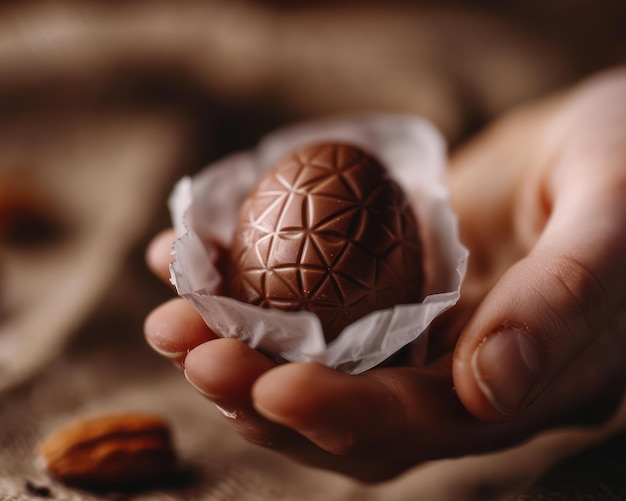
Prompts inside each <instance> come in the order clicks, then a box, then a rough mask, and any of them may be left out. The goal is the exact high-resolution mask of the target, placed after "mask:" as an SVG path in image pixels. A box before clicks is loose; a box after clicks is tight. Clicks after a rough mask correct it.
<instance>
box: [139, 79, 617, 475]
mask: <svg viewBox="0 0 626 501" xmlns="http://www.w3.org/2000/svg"><path fill="white" fill-rule="evenodd" d="M625 93H626V74H625V73H624V72H621V73H615V74H613V75H609V76H606V77H603V78H602V79H599V80H596V81H591V82H589V83H587V84H585V85H584V86H583V87H581V88H580V89H578V90H574V91H572V92H571V93H568V94H565V95H563V96H560V97H557V98H554V99H552V100H549V101H547V102H544V103H539V104H537V105H534V106H532V107H529V108H526V109H523V110H520V111H518V112H515V113H513V114H512V115H510V116H509V117H506V118H504V119H503V120H501V121H500V122H498V123H496V124H495V125H494V126H493V127H492V128H491V129H490V130H488V131H487V132H486V133H484V134H482V135H481V136H480V137H479V138H477V139H476V140H474V141H472V142H471V143H470V144H468V145H467V146H466V147H465V148H463V150H462V151H460V152H459V153H458V154H457V155H456V156H455V158H453V161H452V168H451V170H450V185H451V190H452V200H453V203H454V205H455V208H456V210H457V212H458V213H459V217H460V223H461V225H460V226H461V231H462V238H463V240H464V241H465V243H466V244H467V245H468V247H469V248H470V252H471V257H470V269H469V272H468V276H467V279H466V282H465V284H464V286H463V290H462V300H461V302H460V303H459V305H458V306H457V307H455V308H454V309H453V310H452V311H451V312H450V313H449V314H448V315H446V316H445V317H444V318H443V319H441V320H440V321H439V322H438V324H437V325H436V326H435V329H434V332H433V334H432V336H431V339H432V340H433V343H432V353H433V360H432V361H431V363H429V364H428V365H426V366H421V367H420V366H413V365H411V363H410V355H409V356H408V357H407V361H406V363H405V364H404V365H403V366H393V367H379V368H375V369H373V370H370V371H368V372H366V373H364V374H361V375H358V376H348V375H345V374H341V373H338V372H336V371H333V370H331V369H328V368H326V367H323V366H321V365H319V364H315V363H291V364H284V365H280V366H276V364H274V363H273V362H272V361H270V360H269V359H268V358H266V357H265V356H263V355H262V354H260V353H258V352H256V351H254V350H252V349H250V348H249V347H247V346H245V345H243V344H242V343H240V342H238V341H235V340H232V339H218V338H217V337H216V336H215V335H214V334H213V333H211V332H210V331H209V330H208V328H207V327H206V326H205V324H204V323H203V322H202V320H201V319H200V317H199V315H198V314H197V313H196V312H195V310H193V308H192V307H191V306H190V305H188V304H187V303H186V302H185V301H183V300H181V299H175V300H172V301H170V302H168V303H166V304H164V305H162V306H161V307H159V308H158V309H157V310H155V311H154V312H153V313H152V314H151V315H150V317H149V318H148V319H147V320H146V336H147V339H148V341H149V342H150V344H151V345H152V346H153V347H155V348H156V349H157V350H158V351H159V352H161V353H162V354H165V355H166V356H168V357H169V358H172V359H174V360H175V362H176V363H178V364H182V363H183V362H184V369H185V374H186V377H187V379H188V380H189V381H190V383H191V384H193V385H194V386H195V387H196V388H197V389H198V390H199V391H200V392H201V393H203V394H204V395H205V396H207V397H208V398H209V399H210V400H212V401H213V402H214V403H215V404H216V405H217V406H219V408H220V409H221V411H222V412H223V413H224V414H225V415H226V416H227V417H228V418H229V421H230V422H231V424H232V425H233V427H234V428H235V429H236V430H237V431H238V432H239V433H240V434H241V435H242V436H244V437H245V438H247V439H248V440H251V441H252V442H255V443H258V444H261V445H264V446H267V447H272V448H274V449H276V450H277V451H280V452H282V453H284V454H287V455H290V456H292V457H295V458H297V459H300V460H302V461H305V462H308V463H311V464H314V465H317V466H322V467H325V468H330V469H335V470H338V471H341V472H344V473H347V474H350V475H353V476H356V477H358V478H361V479H365V480H377V479H380V478H386V477H389V476H392V475H395V474H397V473H399V472H401V471H402V470H404V469H406V468H407V467H409V466H411V465H414V464H416V463H418V462H420V461H424V460H430V459H435V458H440V457H449V456H457V455H461V454H466V453H477V452H483V451H487V450H490V449H494V448H501V447H505V446H507V445H510V444H513V443H516V442H518V441H519V440H522V439H524V438H527V437H528V436H531V435H533V434H534V433H537V432H538V431H540V430H542V429H546V428H548V427H550V426H555V425H558V424H563V423H565V422H571V421H572V420H576V421H585V420H586V419H589V418H596V419H597V418H602V417H605V416H606V412H608V411H609V410H610V409H611V404H614V403H615V401H616V400H615V397H616V396H619V395H620V394H621V392H622V391H623V382H624V376H625V375H626V374H625V370H624V367H625V366H626V364H625V363H624V362H626V361H625V360H624V358H626V349H625V348H626V336H624V335H619V333H618V332H617V331H616V330H611V329H609V328H608V327H609V325H610V323H611V322H612V321H613V320H616V319H617V313H618V311H619V309H620V308H623V307H624V302H625V296H626V294H625V286H624V282H625V279H626V276H625V275H626V269H625V268H626V265H625V264H624V263H623V256H624V255H626V252H625V251H626V207H625V204H624V200H625V199H626V197H625V196H624V195H625V193H624V190H625V186H626V179H625V178H626V172H625V168H624V160H623V159H624V158H626V154H625V153H626V109H625V108H624V104H623V103H625V102H626V98H625V96H624V94H625ZM620 104H621V109H620ZM587 165H593V168H592V169H589V168H588V167H586V166H587ZM172 239H173V235H172V234H171V233H167V234H165V235H162V236H161V237H159V238H158V239H157V240H156V241H155V242H154V243H153V245H152V246H151V248H150V251H149V255H148V262H149V263H150V265H151V267H152V268H153V269H154V270H155V272H156V273H158V274H160V275H161V276H163V277H164V278H165V277H166V276H167V275H168V273H167V264H168V260H169V249H170V244H171V241H172ZM536 270H542V272H541V273H539V272H538V271H536ZM598 283H601V284H602V285H598ZM587 291H590V292H587ZM503 326H505V327H507V328H509V330H508V331H505V332H504V333H503V334H502V335H503V336H507V337H506V338H501V337H500V336H499V337H498V339H503V341H496V345H495V346H494V344H493V343H489V344H487V343H485V344H482V343H483V339H484V338H485V336H490V335H491V334H492V333H493V332H495V331H496V330H499V328H500V327H503ZM457 339H458V343H457ZM523 340H528V342H527V343H526V344H527V345H529V346H531V347H532V348H525V349H526V352H527V353H526V355H527V358H526V360H527V362H528V365H532V367H533V368H535V369H536V373H537V374H539V376H538V381H537V385H536V386H535V387H534V388H535V389H530V387H531V384H530V382H529V381H530V378H528V377H526V378H524V377H520V376H519V375H515V374H511V373H509V374H507V373H506V371H507V369H508V368H511V367H517V366H519V362H518V365H516V363H515V361H516V360H519V357H517V359H516V357H515V354H514V353H515V352H514V350H510V351H512V352H513V353H512V354H508V355H506V356H504V355H502V354H501V353H500V352H499V350H501V349H503V348H506V347H513V348H519V347H520V346H523V345H524V341H523ZM455 344H456V349H455V351H454V352H453V351H452V350H453V349H454V346H455ZM498 345H499V346H498ZM479 346H481V348H480V351H479V353H481V354H482V355H484V356H485V357H486V360H488V363H482V362H483V361H484V360H485V359H484V358H483V357H482V356H480V357H478V356H477V357H475V356H474V352H475V350H476V349H477V348H478V347H479ZM532 350H534V351H535V354H534V355H532V358H531V356H530V355H528V351H531V352H532ZM473 358H476V359H477V361H476V362H475V363H474V365H473V364H472V359H473ZM530 362H533V363H532V364H530ZM523 368H524V364H522V369H523ZM498 370H501V371H504V375H503V376H499V375H497V372H496V371H498ZM522 372H523V371H522ZM453 388H456V392H455V391H454V390H453ZM515 390H517V393H518V394H519V395H518V396H516V395H514V391H515ZM531 401H534V403H533V405H532V406H529V404H530V403H531ZM494 404H495V405H494ZM605 404H607V405H608V406H607V405H605ZM525 407H527V408H525ZM524 408H525V409H524ZM522 409H524V410H522ZM581 409H582V410H581ZM493 420H497V421H503V420H504V421H506V422H504V423H502V424H499V425H497V426H495V425H493V424H491V423H489V422H488V421H493Z"/></svg>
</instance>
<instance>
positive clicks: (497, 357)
mask: <svg viewBox="0 0 626 501" xmlns="http://www.w3.org/2000/svg"><path fill="white" fill-rule="evenodd" d="M624 118H626V117H624ZM587 123H589V120H588V122H587ZM623 123H626V121H624V122H623ZM599 127H600V125H598V127H596V131H597V130H598V128H599ZM608 132H610V134H596V135H595V137H594V134H593V133H590V134H587V135H586V136H585V138H582V137H579V136H578V135H572V136H571V137H570V138H568V142H566V143H565V147H562V148H561V152H560V156H559V159H558V163H557V164H556V166H555V168H554V169H553V170H552V171H551V172H550V173H549V175H548V176H547V180H546V184H545V186H544V187H543V190H544V194H545V200H544V201H543V202H544V203H545V204H546V205H547V209H548V213H549V217H548V219H547V222H546V225H545V227H544V229H543V231H542V233H541V237H540V238H539V240H538V241H537V243H536V245H535V246H534V248H533V249H532V251H531V252H530V254H529V255H528V256H527V257H526V258H524V259H522V260H521V261H519V262H518V263H517V264H516V265H515V266H513V267H512V268H511V269H510V270H509V271H508V272H507V273H506V274H505V275H504V276H503V277H502V278H501V279H500V280H499V281H498V283H497V284H496V285H495V286H494V288H493V289H492V290H491V292H490V293H489V294H488V295H487V297H486V298H485V300H484V301H483V302H482V303H481V305H480V307H479V308H478V309H477V311H476V312H475V314H474V316H473V317H472V320H471V321H470V323H469V325H468V326H467V327H466V329H465V331H464V333H463V334H462V337H461V339H460V342H459V344H458V346H457V352H456V355H455V363H454V380H455V385H456V387H457V390H458V393H459V397H460V398H461V399H462V401H463V403H464V404H465V406H466V407H467V408H468V409H469V410H470V411H471V412H472V413H473V414H474V415H476V416H477V417H479V418H481V419H489V420H501V419H503V417H506V416H512V415H515V414H517V413H519V412H520V411H521V410H523V409H524V408H525V407H527V406H528V405H529V404H531V403H532V402H533V401H534V400H535V399H536V398H537V397H538V396H539V395H540V394H541V393H542V391H543V390H544V389H545V388H546V386H547V385H548V384H550V382H551V381H553V380H554V378H555V377H556V376H557V375H558V374H559V373H560V372H561V371H562V370H563V369H564V368H565V367H567V366H568V364H569V363H570V362H571V361H572V360H573V359H574V358H576V357H577V356H578V355H579V354H580V353H581V352H583V351H584V350H585V349H586V348H587V347H588V346H589V345H590V344H591V343H592V342H593V341H594V340H595V339H596V338H597V337H598V336H599V335H600V334H601V333H602V332H603V330H604V329H605V328H606V326H607V324H608V323H609V322H610V320H611V319H612V317H614V316H615V315H616V312H617V310H618V309H619V307H620V305H622V304H623V302H624V298H625V297H626V286H625V284H626V266H625V265H624V263H623V259H624V255H626V237H625V236H624V228H625V227H626V206H625V204H624V196H625V193H624V186H626V176H625V175H624V173H625V172H626V169H625V165H624V160H623V159H624V158H626V151H625V150H624V149H623V146H624V144H626V134H624V135H623V139H624V141H622V142H621V145H622V149H621V151H620V150H616V148H615V146H616V144H620V143H619V142H616V141H615V130H611V131H608ZM607 138H610V140H609V141H607ZM583 143H584V146H585V149H584V150H582V151H581V150H580V146H581V144H583ZM583 151H585V152H587V154H584V155H583V154H582V153H583ZM574 152H578V153H579V154H577V155H576V154H573V153H574ZM589 152H593V153H594V155H593V156H592V157H591V156H590V155H589ZM538 191H540V190H538Z"/></svg>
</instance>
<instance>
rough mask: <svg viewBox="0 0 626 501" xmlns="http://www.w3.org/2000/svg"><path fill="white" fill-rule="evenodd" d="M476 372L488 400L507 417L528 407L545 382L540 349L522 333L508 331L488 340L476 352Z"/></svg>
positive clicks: (514, 330)
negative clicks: (535, 391) (533, 394)
mask: <svg viewBox="0 0 626 501" xmlns="http://www.w3.org/2000/svg"><path fill="white" fill-rule="evenodd" d="M472 370H473V372H474V378H475V379H476V382H477V383H478V387H479V388H480V390H481V391H482V392H483V394H484V395H485V397H487V400H489V402H490V403H491V404H492V405H493V406H494V407H495V409H496V410H497V411H498V412H500V413H501V414H503V415H505V416H510V415H513V414H516V413H517V412H519V411H520V410H522V409H523V408H524V406H525V405H527V404H528V402H527V400H528V397H529V396H530V394H531V393H532V390H533V389H534V388H535V387H536V386H537V384H538V383H539V380H540V378H541V366H540V363H539V355H538V353H537V348H536V347H535V345H534V343H533V342H532V341H531V339H530V338H529V337H528V334H527V333H526V332H525V331H523V330H521V329H505V330H502V331H499V332H496V333H495V334H493V335H491V336H489V337H488V338H486V339H485V340H484V341H483V343H482V344H481V345H480V346H479V347H478V348H477V349H476V351H475V352H474V355H473V357H472Z"/></svg>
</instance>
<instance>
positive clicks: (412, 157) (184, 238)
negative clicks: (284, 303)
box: [170, 114, 468, 374]
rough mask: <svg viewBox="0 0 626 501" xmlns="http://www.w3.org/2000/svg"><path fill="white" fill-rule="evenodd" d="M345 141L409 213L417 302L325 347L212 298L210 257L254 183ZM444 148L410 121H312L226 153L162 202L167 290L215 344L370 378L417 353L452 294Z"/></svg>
mask: <svg viewBox="0 0 626 501" xmlns="http://www.w3.org/2000/svg"><path fill="white" fill-rule="evenodd" d="M319 141H335V142H337V141H339V142H348V143H351V144H354V145H356V146H360V147H362V148H364V149H365V150H367V151H369V152H370V153H372V154H373V155H375V156H376V157H377V158H378V159H379V160H380V161H381V162H382V164H383V165H385V166H386V167H387V168H388V169H389V171H390V172H391V175H392V176H393V177H394V178H395V179H396V181H398V182H399V183H400V185H402V186H403V188H404V189H405V191H406V194H407V196H408V198H409V200H410V202H411V204H412V207H413V209H414V211H415V213H416V216H417V220H418V224H419V227H420V237H421V239H422V244H423V248H424V268H425V275H426V282H425V288H424V290H425V293H426V297H425V299H424V300H423V301H422V302H421V303H419V304H411V305H399V306H395V307H394V308H391V309H387V310H380V311H376V312H373V313H371V314H369V315H367V316H365V317H363V318H361V319H360V320H358V321H356V322H354V323H353V324H351V325H349V326H348V327H346V328H345V329H344V330H343V331H342V332H341V334H340V335H339V336H338V337H337V338H336V339H335V340H334V341H332V342H330V343H328V344H327V343H326V342H325V340H324V335H323V332H322V327H321V324H320V322H319V320H318V319H317V317H316V316H315V315H314V314H312V313H310V312H304V311H303V312H284V311H279V310H270V309H265V308H261V307H258V306H253V305H250V304H245V303H242V302H240V301H237V300H234V299H232V298H228V297H223V296H217V295H214V293H215V292H216V291H217V290H218V287H219V284H220V281H221V276H220V272H219V270H217V269H216V267H215V259H216V256H217V250H216V248H215V247H213V246H212V244H211V243H210V242H217V243H218V244H219V245H223V246H226V247H228V246H229V244H230V241H231V238H232V234H233V231H234V228H235V225H236V223H237V220H238V211H239V207H240V206H241V204H242V202H243V200H244V199H245V198H246V196H247V195H248V193H249V192H250V191H251V190H252V188H253V187H254V186H255V185H256V183H257V180H258V179H259V178H260V177H261V175H262V174H263V173H264V172H265V171H266V170H267V169H268V168H270V167H271V166H272V165H274V164H275V163H276V162H277V161H279V160H281V159H282V158H283V157H285V156H287V155H288V154H289V153H291V152H293V151H294V150H297V149H298V148H300V147H303V146H306V145H309V144H312V143H315V142H319ZM445 158H446V157H445V144H444V141H443V139H442V138H441V136H440V135H439V134H438V132H437V131H436V130H435V129H434V128H433V127H432V126H431V125H430V124H429V123H427V122H426V121H424V120H422V119H420V118H416V117H410V116H399V115H379V114H377V115H366V116H356V117H348V118H340V119H333V120H326V121H317V122H312V123H304V124H300V125H296V126H293V127H290V128H287V129H284V130H280V131H278V132H275V133H273V134H271V135H269V136H268V137H266V138H265V139H263V140H262V141H261V143H260V144H259V146H258V148H257V149H256V150H255V151H250V152H244V153H238V154H234V155H232V156H230V157H227V158H225V159H223V160H221V161H219V162H217V163H215V164H213V165H210V166H208V167H207V168H206V169H205V170H203V171H202V172H201V173H200V174H198V175H197V176H195V177H194V178H184V179H182V180H180V181H179V183H178V184H177V185H176V187H175V189H174V191H173V193H172V195H171V197H170V210H171V214H172V219H173V223H174V227H175V229H176V231H177V233H178V236H179V238H178V239H177V240H176V242H175V243H174V246H173V254H174V260H173V262H172V265H171V267H170V271H171V276H172V283H173V284H174V285H175V286H176V289H177V291H178V293H179V294H180V295H181V296H182V297H184V298H185V299H187V300H188V301H189V302H190V303H191V304H192V305H193V306H194V307H195V308H196V309H197V310H198V312H199V313H200V314H201V315H202V317H203V318H204V320H205V322H206V324H207V325H208V326H209V327H210V328H211V329H212V330H213V331H214V332H215V333H217V334H218V335H220V336H223V337H234V338H237V339H240V340H242V341H244V342H245V343H247V344H248V345H250V346H251V347H253V348H255V349H258V350H260V351H262V352H264V353H266V354H270V355H271V356H274V357H275V358H277V359H283V360H287V361H292V362H296V361H317V362H320V363H323V364H326V365H328V366H329V367H333V368H335V369H338V370H341V371H344V372H347V373H352V374H356V373H360V372H363V371H365V370H367V369H370V368H372V367H374V366H376V365H378V364H380V363H381V362H383V361H384V360H386V359H387V358H389V357H390V356H391V355H393V354H394V353H395V352H397V351H398V350H399V349H400V348H402V347H403V346H405V345H407V344H408V343H412V342H413V343H416V345H417V346H420V347H421V349H422V352H425V348H426V342H425V341H426V338H427V332H428V326H429V325H430V324H431V322H432V321H433V320H434V319H435V318H436V317H437V316H438V315H440V314H441V313H443V312H444V311H445V310H447V309H449V308H450V307H452V306H453V305H454V304H455V303H456V302H457V300H458V299H459V295H460V287H461V283H462V281H463V277H464V276H465V269H466V263H467V257H468V252H467V249H465V247H463V245H462V244H461V243H460V241H459V237H458V228H457V219H456V216H455V214H454V212H453V211H452V209H451V207H450V204H449V200H448V189H447V187H446V183H445V172H444V170H445Z"/></svg>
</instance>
